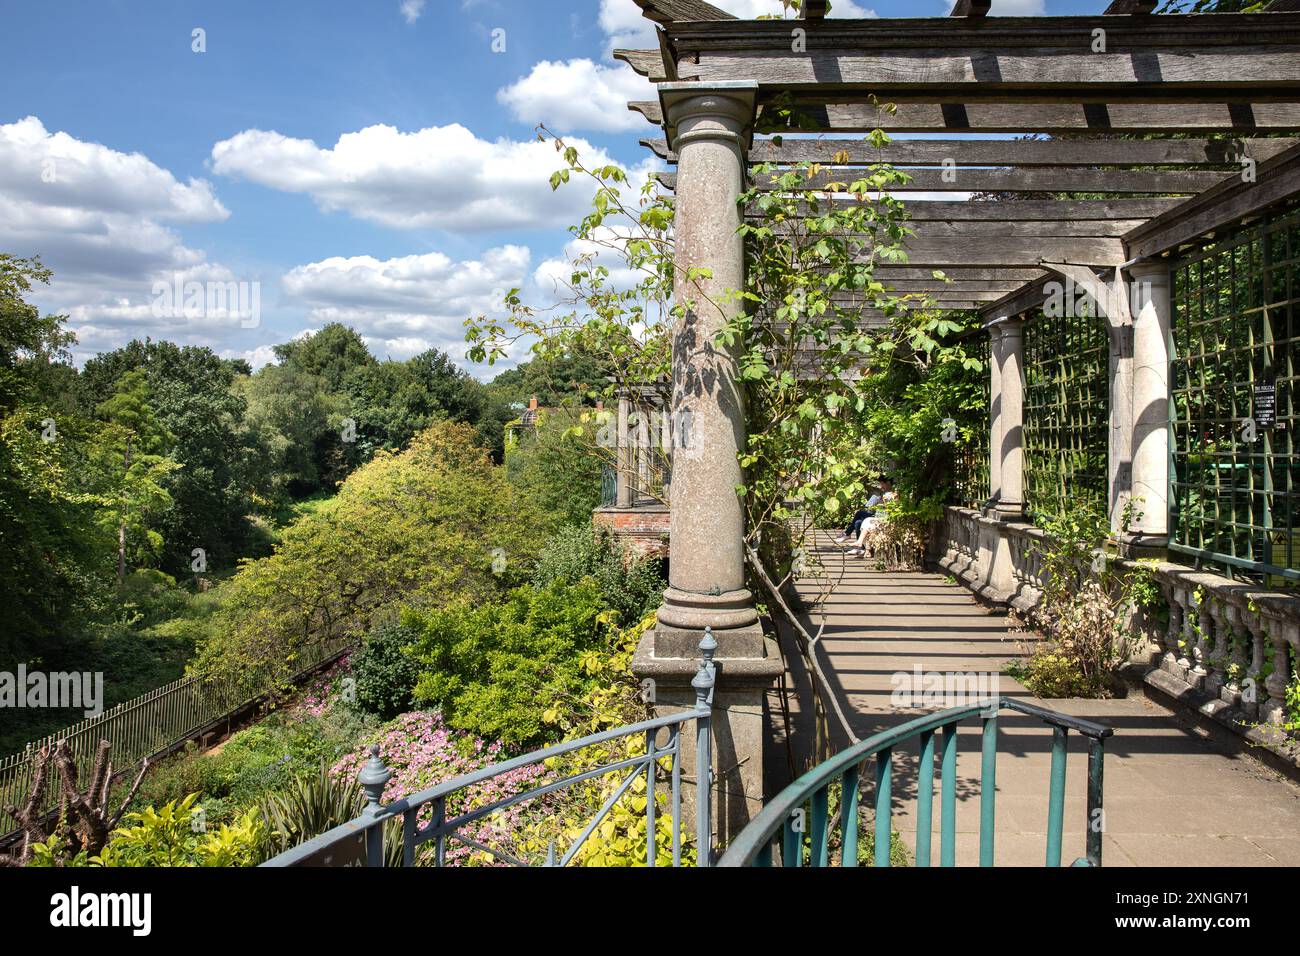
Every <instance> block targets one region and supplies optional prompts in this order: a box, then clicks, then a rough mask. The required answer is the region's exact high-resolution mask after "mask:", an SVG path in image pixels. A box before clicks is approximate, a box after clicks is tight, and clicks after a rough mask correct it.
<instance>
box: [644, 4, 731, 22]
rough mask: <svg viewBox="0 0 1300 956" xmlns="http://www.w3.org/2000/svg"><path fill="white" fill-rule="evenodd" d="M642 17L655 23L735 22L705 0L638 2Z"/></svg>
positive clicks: (729, 15) (727, 14)
mask: <svg viewBox="0 0 1300 956" xmlns="http://www.w3.org/2000/svg"><path fill="white" fill-rule="evenodd" d="M636 5H637V6H638V7H640V8H641V15H642V16H643V17H645V18H646V19H647V20H653V21H654V22H655V23H661V24H669V23H686V22H690V21H693V20H735V19H736V18H735V16H734V15H732V14H730V13H728V12H727V11H726V10H721V9H719V8H718V7H715V6H714V5H713V4H711V3H705V2H704V0H636Z"/></svg>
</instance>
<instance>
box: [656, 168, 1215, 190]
mask: <svg viewBox="0 0 1300 956" xmlns="http://www.w3.org/2000/svg"><path fill="white" fill-rule="evenodd" d="M904 172H906V173H907V175H908V176H909V177H910V182H906V183H900V184H898V185H891V186H890V187H889V190H888V191H889V192H891V193H907V192H1009V193H1042V192H1079V193H1088V192H1100V193H1154V194H1173V195H1177V194H1184V195H1191V194H1193V193H1198V192H1201V191H1202V190H1204V189H1209V188H1210V187H1211V186H1213V185H1214V184H1215V183H1218V182H1220V181H1222V180H1223V179H1224V177H1225V176H1229V175H1235V174H1231V173H1225V172H1223V171H1214V170H1195V169H1191V170H1182V169H1173V170H1145V169H1122V170H1097V169H1078V168H1055V169H966V170H961V171H953V174H952V175H949V174H948V172H947V171H945V170H939V169H911V170H904ZM655 175H656V177H657V178H658V180H659V182H660V183H662V184H663V185H664V186H665V187H666V188H668V189H674V188H675V187H676V185H677V174H676V173H656V174H655ZM862 175H863V174H862V171H861V170H854V169H843V170H836V169H825V170H821V171H819V172H817V173H815V174H814V175H811V176H801V178H800V184H799V188H800V189H826V188H827V187H828V186H834V185H835V184H838V183H843V184H850V183H852V182H854V181H855V180H857V179H859V178H860V177H861V176H862ZM779 176H780V174H779V172H777V173H772V174H767V175H757V176H755V177H754V179H753V188H755V189H757V190H760V191H768V190H780V189H781V188H782V187H781V185H780V181H779ZM837 191H839V192H846V191H847V190H846V189H845V188H844V187H842V186H841V187H840V188H839V189H838V190H837Z"/></svg>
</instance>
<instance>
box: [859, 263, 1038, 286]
mask: <svg viewBox="0 0 1300 956" xmlns="http://www.w3.org/2000/svg"><path fill="white" fill-rule="evenodd" d="M934 271H935V270H934V268H933V267H930V268H926V267H923V266H895V265H878V266H876V269H875V273H874V274H875V276H876V278H878V279H880V281H882V282H897V283H902V282H924V281H926V280H933V279H934ZM942 271H943V274H944V275H945V276H947V277H948V278H950V279H955V280H967V281H975V280H981V279H982V280H985V281H988V282H1016V283H1023V282H1030V281H1032V280H1034V279H1037V278H1039V277H1040V276H1042V274H1043V272H1042V270H1041V269H1039V268H1037V267H1036V266H1031V267H1024V266H1022V267H1018V268H1017V267H1001V268H997V267H990V266H978V265H970V264H969V263H959V264H956V265H951V266H946V267H944V268H943V270H942Z"/></svg>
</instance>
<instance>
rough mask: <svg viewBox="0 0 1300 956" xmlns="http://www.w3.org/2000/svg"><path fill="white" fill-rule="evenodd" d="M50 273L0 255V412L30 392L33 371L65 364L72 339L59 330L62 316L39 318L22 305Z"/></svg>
mask: <svg viewBox="0 0 1300 956" xmlns="http://www.w3.org/2000/svg"><path fill="white" fill-rule="evenodd" d="M52 274H53V273H51V272H50V270H49V269H47V268H45V267H44V266H43V265H41V261H40V259H39V258H31V259H20V258H17V257H16V256H11V255H9V254H8V253H0V410H8V409H11V408H13V407H14V405H16V404H17V403H18V401H19V400H20V399H21V398H23V397H25V396H26V395H27V394H28V393H29V392H30V390H31V387H32V378H33V373H34V371H36V370H38V369H39V368H40V366H42V365H46V364H49V363H51V362H58V361H66V360H67V358H68V346H70V345H71V344H72V343H73V342H75V341H76V337H75V336H74V335H73V334H72V333H71V332H68V331H67V330H66V329H64V327H63V323H64V321H65V317H64V316H60V315H45V316H43V315H41V313H40V310H39V309H37V308H36V306H34V305H32V304H30V303H28V302H26V301H25V300H24V298H23V297H24V296H25V295H27V294H28V293H30V292H31V289H32V283H33V282H40V283H48V282H49V281H50V276H51V275H52Z"/></svg>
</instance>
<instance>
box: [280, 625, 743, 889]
mask: <svg viewBox="0 0 1300 956" xmlns="http://www.w3.org/2000/svg"><path fill="white" fill-rule="evenodd" d="M717 646H718V645H717V641H716V640H714V637H713V633H712V630H711V629H710V628H705V631H704V638H703V639H702V640H701V641H700V654H701V658H700V664H699V669H698V671H697V672H696V675H695V678H694V680H692V681H691V686H692V687H693V688H694V689H695V706H694V708H691V709H688V710H685V711H683V712H681V713H678V714H670V715H666V716H662V717H656V718H653V719H651V720H644V721H641V722H639V723H635V724H629V725H627V726H623V727H616V728H614V729H612V730H607V731H605V732H603V733H599V734H591V735H589V736H586V737H582V738H579V739H577V740H571V741H567V742H565V743H562V744H557V745H556V746H554V747H548V748H546V749H545V750H537V751H533V752H532V753H527V754H524V755H522V756H520V757H515V758H514V759H512V760H507V761H504V762H502V763H497V764H493V765H492V766H490V767H485V768H483V769H482V770H478V771H475V772H473V773H469V774H464V775H462V776H459V777H456V778H455V779H453V780H448V781H445V782H443V783H439V784H438V785H436V786H434V787H432V788H430V789H427V790H423V791H421V792H419V793H416V794H412V795H411V796H408V797H404V798H402V799H400V800H397V801H395V802H393V803H390V804H388V805H387V806H385V805H384V804H383V802H382V800H383V793H384V788H385V786H386V785H387V783H388V781H389V779H390V777H391V774H390V772H389V770H388V768H387V767H385V766H384V764H383V762H382V761H381V760H380V759H379V748H378V746H374V747H372V748H371V750H370V759H369V761H368V762H367V763H366V765H365V766H364V767H363V768H362V771H361V773H360V775H359V777H358V780H359V782H360V784H361V787H362V789H363V790H364V791H365V794H366V804H367V805H366V809H365V810H364V811H363V812H362V813H361V815H360V816H359V817H357V818H356V819H354V820H350V821H348V822H347V823H344V824H342V825H341V826H337V827H335V828H333V829H332V830H329V831H327V832H326V833H323V834H321V835H320V836H317V837H315V838H313V839H311V840H307V841H306V842H304V843H302V844H300V845H299V846H297V847H294V848H293V849H291V850H288V851H286V852H284V853H281V854H279V855H278V856H275V857H273V858H272V859H270V860H268V861H267V862H265V863H263V864H262V865H263V866H269V867H286V866H385V865H397V863H398V857H397V854H396V852H395V851H396V850H397V845H396V841H397V834H396V832H391V833H390V832H388V831H394V830H395V826H396V825H397V824H398V823H399V822H400V826H401V831H400V845H401V855H400V865H402V866H415V865H417V863H420V864H427V865H432V866H442V865H444V863H445V862H446V860H447V852H448V847H449V844H451V843H453V842H454V843H459V844H461V845H463V846H466V847H469V848H470V849H471V850H474V851H477V852H479V853H482V854H486V855H487V856H488V857H490V858H492V859H494V860H496V861H498V862H500V863H504V864H507V865H510V866H531V865H535V863H536V862H537V861H530V860H525V859H521V858H520V857H519V856H518V855H516V854H514V853H511V852H510V851H509V850H508V849H506V848H504V847H501V846H491V845H488V844H487V843H485V842H483V841H482V840H480V839H476V838H475V837H473V836H471V835H469V834H468V833H467V832H466V830H467V828H470V827H472V826H473V825H474V824H476V823H478V822H480V821H483V820H486V819H488V818H490V817H492V816H493V815H494V814H497V813H501V812H503V811H506V810H508V809H509V808H511V807H515V806H519V805H520V804H524V803H527V802H529V801H535V800H539V799H542V798H546V797H548V796H549V795H551V794H555V793H558V792H560V791H562V790H565V789H566V788H568V787H571V786H573V785H574V784H578V783H582V782H584V781H587V780H594V779H597V778H601V777H606V776H609V775H611V774H618V773H625V774H626V775H625V776H624V777H623V779H622V780H621V782H620V783H619V784H618V785H617V786H616V787H613V788H611V790H610V792H609V794H608V795H607V796H606V797H605V799H604V801H603V803H602V804H601V806H600V807H599V809H598V810H597V811H596V813H595V814H594V815H593V816H592V817H591V819H589V820H587V821H586V823H585V825H584V826H583V829H582V831H581V833H580V834H579V835H578V836H577V837H576V838H575V839H574V840H573V841H572V842H571V843H570V844H569V845H568V846H567V847H565V848H563V849H562V850H561V849H557V847H556V846H555V843H554V842H551V844H550V847H549V849H548V851H547V854H546V857H545V860H544V861H542V863H541V865H544V866H565V865H567V864H568V863H570V862H572V861H573V860H574V858H575V857H576V856H577V855H578V853H579V852H580V851H581V850H582V848H583V846H584V845H585V844H586V842H587V840H588V839H589V838H590V837H591V836H592V834H593V833H595V832H596V831H597V828H599V827H600V826H601V825H602V823H604V822H605V821H606V820H607V819H608V818H609V816H610V813H611V811H612V810H613V809H614V808H615V806H617V805H618V804H619V802H620V801H621V800H623V799H624V798H626V797H627V796H628V795H629V791H630V790H632V788H633V786H634V784H636V782H637V781H639V780H644V782H645V792H644V803H645V806H644V809H642V810H641V811H640V812H642V813H644V815H645V824H646V831H645V832H646V841H645V842H646V846H645V853H646V857H645V860H646V865H647V866H654V865H655V864H656V856H657V852H658V844H657V837H658V827H657V823H656V820H657V815H658V813H659V806H658V800H657V796H656V794H657V790H656V786H657V778H658V774H659V772H660V770H662V769H664V768H663V767H662V762H663V761H667V762H668V764H669V766H668V768H667V771H666V772H667V775H668V780H667V786H668V791H667V797H668V807H667V811H668V813H669V818H670V820H671V837H670V846H671V854H672V865H673V866H680V865H681V863H682V850H683V840H682V830H683V827H682V822H683V821H682V754H683V747H682V734H683V731H684V730H685V728H686V725H687V724H689V723H690V722H692V721H694V722H695V768H696V779H695V806H694V808H693V809H694V818H695V820H694V822H695V846H696V857H697V861H698V865H700V866H709V865H710V863H711V862H712V853H713V850H712V846H713V838H712V812H713V810H712V805H711V796H712V794H711V787H712V784H711V781H712V771H711V769H710V768H711V767H712V763H713V751H712V738H711V736H710V734H711V732H712V707H713V686H714V683H715V680H716V670H715V666H716V665H715V664H714V661H713V655H714V653H715V652H716V650H717ZM662 735H666V737H667V739H666V740H664V741H663V742H660V738H661V736H662ZM638 737H643V738H644V741H645V752H644V753H642V754H631V755H621V754H619V753H617V752H616V751H614V749H613V748H608V749H609V758H610V759H608V760H606V761H605V762H603V763H600V764H599V765H598V766H595V767H592V768H587V769H582V770H580V771H578V772H575V773H570V774H567V775H566V776H563V777H561V778H560V779H558V780H552V781H549V782H547V783H545V784H542V785H540V786H535V787H532V788H530V789H527V790H525V791H523V792H520V793H515V794H506V795H503V796H498V797H496V798H495V799H490V800H488V801H486V802H484V803H482V804H481V805H477V806H468V807H466V806H464V800H463V797H464V795H465V794H466V792H467V791H469V790H470V789H471V788H476V787H479V786H481V785H484V784H487V783H490V782H492V781H497V780H500V779H501V778H503V777H505V776H506V775H507V774H510V773H512V772H514V771H517V770H520V769H521V768H528V767H535V766H545V765H550V764H551V763H552V762H554V761H556V760H557V758H563V757H565V756H567V755H569V754H575V753H577V752H579V751H582V750H586V749H587V748H592V747H608V745H610V744H615V743H617V742H619V741H623V740H628V739H634V738H638ZM637 797H638V802H639V800H640V795H639V794H638V795H637ZM458 803H459V804H460V806H459V808H458V809H456V810H453V806H456V805H457V804H458ZM426 844H429V845H431V847H432V849H431V851H423V852H422V851H421V850H420V848H421V847H422V846H425V845H426Z"/></svg>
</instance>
